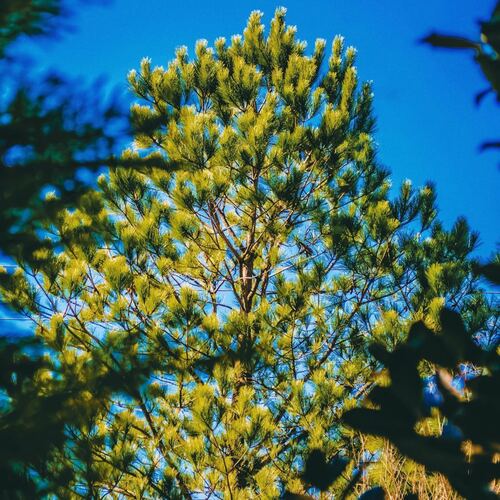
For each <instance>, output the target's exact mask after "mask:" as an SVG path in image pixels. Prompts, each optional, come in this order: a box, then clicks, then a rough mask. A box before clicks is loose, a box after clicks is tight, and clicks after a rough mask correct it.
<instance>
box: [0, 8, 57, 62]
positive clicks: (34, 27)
mask: <svg viewBox="0 0 500 500" xmlns="http://www.w3.org/2000/svg"><path fill="white" fill-rule="evenodd" d="M61 4H62V2H61V0H3V1H2V2H1V3H0V57H2V56H3V53H4V51H5V49H6V47H7V46H8V45H9V44H10V43H12V42H13V41H14V40H15V39H16V38H17V37H18V36H19V35H42V34H48V33H50V31H51V29H53V28H54V24H55V23H56V22H57V20H58V18H59V16H60V14H61V12H62V5H61Z"/></svg>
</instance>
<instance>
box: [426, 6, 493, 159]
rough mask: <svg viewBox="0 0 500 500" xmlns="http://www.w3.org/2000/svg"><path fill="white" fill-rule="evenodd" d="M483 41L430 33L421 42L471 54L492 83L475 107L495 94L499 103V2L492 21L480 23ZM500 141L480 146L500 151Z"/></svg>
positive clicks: (477, 100)
mask: <svg viewBox="0 0 500 500" xmlns="http://www.w3.org/2000/svg"><path fill="white" fill-rule="evenodd" d="M479 26H480V39H479V40H477V41H476V40H469V39H468V38H464V37H461V36H452V35H445V34H441V33H430V34H429V35H427V36H425V37H424V38H422V40H421V41H422V42H423V43H426V44H428V45H430V46H432V47H435V48H443V49H452V50H472V51H474V59H475V61H476V62H477V64H478V65H479V67H480V69H481V71H482V73H483V75H484V76H485V77H486V79H487V80H488V83H489V87H488V88H487V89H485V90H483V91H481V92H479V93H478V94H477V95H476V104H479V103H480V102H481V101H482V100H483V98H484V97H485V96H486V95H487V94H489V93H491V92H493V93H495V94H496V100H497V102H499V101H500V2H497V3H496V5H495V8H494V9H493V12H492V14H491V17H490V19H489V20H487V21H481V22H480V23H479ZM499 147H500V142H499V141H487V142H484V143H483V144H481V146H480V149H481V150H482V151H484V150H486V149H497V148H499Z"/></svg>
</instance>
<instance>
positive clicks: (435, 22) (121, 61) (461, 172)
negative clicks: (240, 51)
mask: <svg viewBox="0 0 500 500" xmlns="http://www.w3.org/2000/svg"><path fill="white" fill-rule="evenodd" d="M493 3H494V2H493V1H492V0H469V1H465V0H457V1H453V2H452V1H450V0H420V1H416V0H411V1H407V2H401V1H396V0H378V1H377V0H308V1H307V2H304V1H303V0H288V1H286V2H285V1H279V2H275V1H269V0H252V1H247V0H239V1H238V0H234V1H228V0H223V1H217V2H210V1H207V0H205V1H201V0H184V2H174V1H170V0H144V1H142V2H139V1H137V0H114V1H110V2H106V4H104V5H96V4H94V5H93V4H90V5H88V4H87V2H78V3H77V2H72V3H71V4H72V5H73V6H74V8H73V11H74V13H73V15H72V17H71V19H70V22H71V24H72V29H71V30H66V32H65V33H63V35H62V36H60V37H59V39H58V40H40V39H34V40H28V41H26V40H23V41H21V42H20V43H18V44H17V47H16V48H15V52H16V53H17V52H18V53H21V52H22V53H24V54H29V55H30V56H31V57H32V58H33V60H34V61H35V62H36V67H38V68H39V69H57V70H59V71H61V72H63V73H66V74H67V75H68V76H70V77H76V78H78V79H81V80H82V81H83V82H87V83H89V84H90V83H91V82H92V81H93V80H94V79H95V78H97V77H101V76H105V77H106V78H107V81H108V82H109V83H110V84H112V85H116V86H118V88H120V89H122V91H123V92H124V93H125V92H126V81H125V76H126V74H127V72H128V71H129V70H130V69H132V68H137V67H138V65H139V61H140V60H141V58H143V57H145V56H147V57H150V58H151V59H152V61H153V64H154V65H165V64H166V63H167V62H168V61H169V60H170V59H171V58H172V57H173V54H174V49H175V47H177V46H179V45H186V46H187V47H188V48H189V49H192V48H193V46H194V43H195V41H196V40H197V39H199V38H205V39H207V40H208V41H209V42H210V43H213V41H214V40H215V38H217V37H219V36H226V37H230V36H231V35H232V34H235V33H241V32H242V30H243V28H244V26H245V22H246V19H247V17H248V14H249V13H250V12H251V11H252V10H255V9H258V10H261V11H263V12H264V14H265V17H264V22H266V23H268V22H269V20H270V18H271V17H272V15H273V12H274V10H275V8H276V7H277V6H279V5H284V6H285V7H287V9H288V15H287V21H288V23H290V24H294V25H296V26H297V28H298V37H299V38H300V39H302V40H306V41H308V42H309V45H310V46H313V42H314V40H315V38H325V39H326V40H327V41H329V42H330V41H331V40H332V39H333V37H334V36H335V35H336V34H342V35H343V36H344V37H345V39H346V43H347V44H348V45H353V46H354V47H356V48H357V50H358V69H359V74H360V77H361V79H362V80H372V81H373V82H374V92H375V112H376V115H377V118H378V131H377V134H376V141H377V143H378V144H379V151H380V152H379V158H380V160H381V162H382V163H383V164H384V165H386V166H387V167H389V168H390V169H391V171H392V172H393V185H394V186H397V185H399V184H400V183H401V181H402V180H404V179H406V178H409V179H412V181H413V182H414V184H415V185H421V184H423V183H424V182H425V181H426V180H428V179H430V180H432V181H434V182H435V184H436V185H437V192H438V206H439V209H440V217H441V218H442V220H444V222H445V224H446V226H447V227H449V226H450V225H451V223H452V221H453V220H454V219H455V218H456V217H457V216H459V215H465V216H466V217H467V219H468V221H469V222H470V224H471V226H472V227H473V228H474V229H476V230H478V231H479V232H480V236H481V242H482V244H481V247H480V248H479V251H478V253H479V255H482V256H488V255H489V254H490V253H491V252H492V251H493V250H494V249H495V247H496V244H497V243H498V242H499V241H500V238H499V237H498V236H499V235H498V222H497V221H498V220H499V215H500V209H499V206H500V204H499V203H498V202H497V199H498V194H497V193H498V192H499V187H500V172H499V169H498V163H499V162H498V153H497V152H488V153H479V152H478V147H479V144H480V143H481V142H482V141H484V140H487V139H498V138H499V137H498V136H499V135H500V128H499V127H498V126H497V124H498V118H499V113H498V111H499V110H498V107H497V105H496V103H495V102H494V100H493V99H492V97H491V96H490V97H488V98H487V99H485V101H484V102H483V104H482V105H481V107H479V108H477V107H476V106H475V105H474V95H475V93H477V92H478V91H480V90H482V89H483V88H485V86H486V81H485V80H484V79H483V77H482V75H481V73H480V71H479V69H478V67H477V66H476V65H475V64H474V63H473V62H472V59H471V57H470V55H469V54H465V53H451V52H449V51H435V50H431V49H430V48H428V47H426V46H423V45H420V44H418V43H417V40H418V39H419V38H420V37H422V36H423V35H425V34H427V33H428V32H429V31H430V30H431V29H439V30H440V31H443V32H451V33H457V34H464V35H468V36H471V37H477V31H478V28H477V24H476V21H477V19H479V18H481V17H483V18H484V17H487V16H488V15H489V13H490V11H491V9H492V7H493Z"/></svg>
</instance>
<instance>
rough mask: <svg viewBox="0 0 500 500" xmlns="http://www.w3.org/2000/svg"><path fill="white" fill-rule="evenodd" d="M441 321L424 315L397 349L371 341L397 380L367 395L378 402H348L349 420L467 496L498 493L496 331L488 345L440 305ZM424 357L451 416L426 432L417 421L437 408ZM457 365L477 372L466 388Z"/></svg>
mask: <svg viewBox="0 0 500 500" xmlns="http://www.w3.org/2000/svg"><path fill="white" fill-rule="evenodd" d="M491 267H494V268H495V269H496V273H498V265H493V264H490V265H488V266H487V267H486V269H488V270H490V269H491ZM498 283H499V281H497V284H498ZM439 323H440V328H439V332H438V333H437V334H436V333H435V332H433V331H431V330H430V329H429V328H428V327H426V326H425V325H424V323H422V322H417V323H415V324H413V325H412V327H411V328H410V332H409V336H408V340H407V341H406V342H405V343H403V344H401V345H399V346H398V347H397V348H396V349H394V350H393V351H392V352H389V351H387V350H386V349H385V348H384V347H382V346H381V345H380V344H373V345H372V347H371V350H372V352H373V354H374V356H375V357H376V358H377V359H378V360H380V361H381V362H382V363H383V364H384V365H385V366H386V367H387V369H388V370H389V374H390V378H391V383H390V385H389V386H387V387H381V386H377V387H375V388H374V389H373V390H372V391H371V392H370V395H369V401H370V402H371V403H372V405H374V406H375V407H371V408H357V409H353V410H350V411H349V412H347V413H346V414H345V415H344V421H345V422H347V423H348V424H349V425H352V426H353V427H354V428H356V429H358V430H360V431H362V432H365V433H368V434H375V435H378V436H383V437H385V438H387V439H389V440H390V441H391V442H392V443H393V444H394V445H395V446H396V447H397V448H398V449H399V450H400V451H401V453H403V454H404V455H406V456H408V457H410V458H412V459H413V460H415V461H417V462H419V463H421V464H423V465H424V466H425V467H426V470H428V471H436V472H440V473H442V474H443V475H444V476H445V477H446V478H447V479H448V481H449V482H450V484H451V485H452V486H453V488H455V490H456V491H457V492H458V493H459V494H461V495H463V496H464V497H465V498H478V499H480V498H496V494H495V493H493V492H492V491H491V489H490V487H491V482H492V481H493V480H494V479H495V478H497V477H498V473H499V469H498V464H497V463H496V455H497V453H498V448H499V434H498V421H499V419H500V407H499V406H498V401H497V399H498V398H497V392H498V387H499V382H500V380H499V358H498V352H496V350H497V347H498V332H496V339H495V345H494V346H493V349H492V350H482V349H480V348H479V347H478V346H477V344H476V343H474V342H473V341H472V339H471V335H470V332H468V331H467V330H466V328H465V326H464V324H463V322H462V320H461V318H460V316H459V315H458V314H457V313H456V312H453V311H451V310H449V309H442V310H441V311H440V315H439ZM423 360H425V361H426V362H430V363H431V364H432V366H435V370H436V380H437V384H438V387H439V391H440V394H441V397H442V398H443V402H442V403H440V404H439V417H438V418H439V420H440V421H443V420H445V421H446V429H448V432H447V433H446V434H445V432H443V433H442V434H441V432H439V433H437V434H438V435H437V436H436V433H435V432H431V435H428V434H426V433H423V432H422V430H423V428H422V427H421V425H420V424H418V423H419V422H421V421H422V419H424V418H426V417H430V415H431V414H430V411H429V406H428V405H427V404H426V402H425V400H424V396H423V394H424V391H423V380H422V378H421V374H420V372H419V366H420V365H421V362H422V361H423ZM459 365H462V367H464V366H465V367H467V368H465V369H466V370H468V371H469V372H471V374H470V375H469V380H468V382H467V384H466V389H465V393H464V395H461V394H459V393H458V391H457V390H456V389H455V388H454V387H453V385H452V378H453V375H452V374H453V373H455V372H456V370H459ZM462 369H464V368H462ZM472 372H474V374H473V375H472ZM434 418H435V416H434ZM432 434H434V435H432Z"/></svg>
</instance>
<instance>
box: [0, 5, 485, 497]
mask: <svg viewBox="0 0 500 500" xmlns="http://www.w3.org/2000/svg"><path fill="white" fill-rule="evenodd" d="M295 31H296V30H295V28H294V27H291V26H287V25H286V24H285V10H284V9H278V10H277V11H276V14H275V16H274V18H273V19H272V21H271V25H270V28H269V30H268V32H266V30H265V28H264V25H263V24H262V22H261V13H259V12H254V13H252V14H251V16H250V18H249V21H248V24H247V27H246V29H245V31H244V34H243V36H234V37H233V38H232V40H231V42H230V43H227V42H226V40H224V39H218V40H216V42H215V46H214V48H213V49H212V48H210V47H209V46H208V44H207V42H205V41H200V42H198V43H197V45H196V48H195V55H194V58H193V59H190V58H189V57H188V53H187V50H186V49H185V48H179V49H178V50H177V53H176V57H175V59H174V60H173V61H171V62H170V63H169V65H168V66H167V68H166V69H165V68H162V67H156V68H152V67H151V63H150V61H149V60H148V59H144V60H143V61H142V63H141V68H140V71H139V72H136V71H132V72H131V73H130V74H129V83H130V85H131V87H132V89H133V91H134V93H135V95H136V96H137V99H138V100H137V102H136V103H135V104H134V105H133V107H132V110H131V113H132V119H133V121H134V123H135V125H136V127H137V129H138V130H140V132H139V133H137V135H136V137H135V140H134V143H133V146H132V147H131V148H130V150H127V151H126V152H125V153H124V155H123V160H124V162H126V165H127V166H124V167H113V168H111V169H110V171H109V174H108V175H103V176H101V177H100V178H99V187H100V188H99V190H96V191H93V192H90V193H88V194H87V195H86V196H85V198H84V199H83V200H82V202H81V204H80V207H79V208H78V209H76V210H64V211H61V212H60V213H59V215H58V217H57V219H56V221H55V222H54V224H52V225H50V226H48V227H46V231H47V233H46V234H47V235H48V237H49V238H51V237H53V238H55V239H56V240H57V241H59V242H60V245H59V247H58V248H56V249H54V250H51V249H44V250H39V251H37V252H36V254H35V255H34V256H33V258H32V259H31V261H30V265H29V266H28V265H27V264H26V263H23V262H20V269H19V270H18V271H16V273H15V274H13V275H9V274H7V273H6V272H4V273H3V274H1V275H0V276H1V284H2V294H3V297H4V298H5V299H6V300H10V301H11V303H12V304H13V305H14V306H15V307H16V308H17V309H18V310H20V311H22V312H24V313H25V314H27V315H29V316H30V317H32V318H33V319H34V321H35V322H36V325H37V327H36V328H37V330H36V331H37V335H38V336H39V337H40V338H42V339H43V341H44V342H45V344H46V345H47V346H48V347H50V348H51V349H53V351H54V352H56V353H57V357H56V359H55V360H54V362H55V363H56V364H57V367H58V370H59V371H58V373H59V374H60V375H59V376H60V377H62V378H63V379H66V380H75V379H76V380H78V381H80V382H81V383H85V380H86V378H90V379H92V380H93V379H94V377H97V376H104V375H106V374H112V375H113V376H114V377H115V379H116V380H119V381H121V382H120V384H119V385H120V386H119V390H118V389H116V390H115V392H114V393H113V395H112V396H109V397H108V398H107V399H106V400H105V402H101V400H98V401H97V402H94V404H93V405H91V406H92V411H91V412H90V416H86V417H85V418H86V421H85V423H84V424H82V425H68V428H67V442H66V444H65V446H64V447H63V448H62V449H59V450H55V451H54V456H53V459H52V461H51V462H50V463H48V464H47V466H46V467H45V470H44V471H43V474H42V473H41V472H40V471H37V473H39V474H41V475H42V477H45V478H46V480H48V481H50V478H51V477H62V476H61V474H62V475H63V476H64V477H65V478H66V479H65V481H66V482H65V484H64V485H63V486H60V487H59V489H56V493H57V494H58V495H60V496H61V497H73V496H86V497H89V498H93V497H100V496H101V495H104V494H108V493H109V494H112V495H115V496H124V497H126V496H130V497H141V498H142V497H146V498H159V497H166V498H176V497H179V498H209V497H216V498H222V497H223V498H234V499H236V498H277V497H279V496H280V494H282V493H283V492H284V491H285V490H288V491H291V492H296V493H300V492H304V491H305V490H306V489H307V488H308V485H307V482H304V481H302V479H303V478H301V470H302V466H303V462H304V459H305V458H306V457H307V456H308V454H309V453H310V452H311V451H312V450H315V449H320V450H322V452H323V453H324V454H325V456H326V457H328V458H332V457H343V456H349V455H350V454H351V452H352V451H353V450H355V449H357V446H358V442H357V436H356V434H353V433H352V431H349V430H347V429H345V428H344V426H342V425H341V421H340V419H341V416H342V413H343V411H345V410H346V409H349V408H352V407H354V406H356V405H357V403H358V401H359V399H360V398H361V397H362V396H363V394H364V393H365V392H366V391H367V389H368V388H369V387H370V384H371V374H372V371H373V368H374V366H375V362H374V360H373V359H372V358H371V357H370V355H369V353H368V351H367V349H366V346H367V344H368V342H371V341H373V340H378V341H380V342H383V343H384V344H385V345H387V346H388V347H389V348H391V347H393V346H394V345H396V344H397V343H398V342H400V341H401V340H402V338H404V335H405V332H407V330H408V327H409V324H410V323H411V322H412V321H414V320H416V319H423V320H425V321H426V322H427V323H428V324H429V325H430V326H431V327H432V326H433V325H435V324H436V322H437V321H438V314H439V310H440V309H441V307H442V306H443V304H445V303H449V304H453V305H454V306H455V307H458V308H460V309H461V310H462V312H464V313H467V311H468V310H470V309H471V308H473V307H474V304H477V303H479V302H480V301H481V300H482V299H481V296H480V294H479V292H478V291H477V290H476V287H475V285H474V278H473V277H472V275H471V273H470V262H469V260H468V255H469V253H470V252H471V251H472V250H473V248H474V246H475V243H476V240H477V236H476V235H474V234H473V233H471V232H470V231H469V229H468V227H467V225H466V224H465V222H464V221H462V220H459V221H458V222H457V224H456V225H455V226H454V227H453V229H452V230H451V231H449V232H448V231H445V230H444V229H443V227H442V226H441V225H440V224H439V223H438V222H436V221H435V214H436V209H435V205H434V192H433V189H432V187H431V186H425V187H423V188H422V189H420V190H417V189H414V188H413V187H412V185H411V183H410V182H405V183H403V185H402V186H401V189H400V192H399V194H398V196H396V197H393V198H391V197H390V195H389V189H390V182H389V177H388V172H387V171H386V170H384V169H383V168H381V167H380V166H379V165H378V161H377V158H376V147H375V143H374V141H373V137H372V134H373V130H374V126H375V121H374V118H373V115H372V109H371V105H372V90H371V88H370V85H369V84H366V83H365V84H361V85H360V84H358V78H357V73H356V68H355V65H354V64H355V51H354V49H353V48H347V49H344V44H343V40H342V38H340V37H337V38H336V39H335V40H334V42H333V46H332V51H331V55H330V57H329V58H328V60H324V54H325V48H326V43H325V42H324V41H322V40H318V41H316V44H315V46H314V49H313V50H312V51H309V52H308V50H307V47H306V44H305V43H304V42H302V41H299V40H297V39H296V34H295ZM144 159H147V162H144V161H143V160H144ZM134 160H137V162H138V163H139V164H140V166H139V167H138V168H129V167H128V165H130V164H131V163H133V161H134ZM139 160H141V161H140V162H139ZM145 165H150V166H147V167H146V166H145ZM152 165H155V166H152ZM459 301H460V302H459ZM474 328H475V330H474V331H479V330H481V328H483V323H481V324H477V325H474ZM89 366H90V367H91V369H89ZM137 370H139V371H140V373H141V374H142V378H141V377H132V376H131V374H133V373H136V372H137ZM40 390H41V389H40ZM82 397H87V398H89V402H90V401H91V400H92V395H91V394H88V393H87V394H86V395H85V396H80V398H82ZM80 403H81V401H80ZM351 470H352V466H351V469H348V470H347V471H346V473H345V474H344V476H342V477H341V478H339V479H338V481H337V482H336V483H335V484H334V485H333V486H332V487H331V491H335V490H336V489H337V490H338V489H341V488H343V487H344V486H345V484H346V483H347V482H348V481H349V477H348V476H349V472H350V471H351ZM59 484H61V483H60V482H59Z"/></svg>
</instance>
